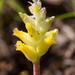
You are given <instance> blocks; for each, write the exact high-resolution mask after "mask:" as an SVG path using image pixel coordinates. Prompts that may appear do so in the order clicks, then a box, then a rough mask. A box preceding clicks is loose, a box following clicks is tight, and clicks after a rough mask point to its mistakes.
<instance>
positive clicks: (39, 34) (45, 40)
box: [13, 0, 58, 63]
mask: <svg viewBox="0 0 75 75" xmlns="http://www.w3.org/2000/svg"><path fill="white" fill-rule="evenodd" d="M30 4H31V6H29V10H30V12H31V14H32V15H31V16H29V15H27V14H25V13H19V15H20V17H21V18H22V20H23V21H24V23H25V26H26V29H27V31H28V32H27V33H26V32H23V31H19V30H18V29H17V28H15V29H14V34H13V35H15V36H17V37H18V38H19V39H20V40H22V42H23V43H22V42H21V41H18V42H17V44H16V47H17V50H19V51H21V52H22V53H23V54H24V55H25V56H26V57H27V59H28V60H30V61H32V62H33V63H34V62H37V61H38V60H39V59H40V58H41V56H43V55H44V54H45V53H46V52H47V51H48V48H49V47H50V46H51V45H53V44H55V43H56V42H55V38H56V35H57V34H58V30H57V29H55V30H51V31H48V30H49V29H50V26H51V24H52V22H53V20H54V18H55V17H54V16H52V17H50V18H46V9H45V8H42V7H41V6H42V5H41V2H40V1H39V0H33V3H30Z"/></svg>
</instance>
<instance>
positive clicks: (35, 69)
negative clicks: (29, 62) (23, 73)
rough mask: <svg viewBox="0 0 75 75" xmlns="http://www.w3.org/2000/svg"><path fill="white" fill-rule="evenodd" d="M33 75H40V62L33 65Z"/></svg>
mask: <svg viewBox="0 0 75 75" xmlns="http://www.w3.org/2000/svg"><path fill="white" fill-rule="evenodd" d="M33 75H40V62H36V63H33Z"/></svg>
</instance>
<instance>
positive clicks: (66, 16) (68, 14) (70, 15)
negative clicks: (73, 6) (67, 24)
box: [57, 12, 75, 20]
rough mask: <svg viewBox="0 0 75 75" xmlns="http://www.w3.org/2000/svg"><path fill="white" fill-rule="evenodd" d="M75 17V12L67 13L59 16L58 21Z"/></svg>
mask: <svg viewBox="0 0 75 75" xmlns="http://www.w3.org/2000/svg"><path fill="white" fill-rule="evenodd" d="M73 17H75V12H70V13H65V14H61V15H59V16H57V18H58V19H61V20H63V19H67V18H73Z"/></svg>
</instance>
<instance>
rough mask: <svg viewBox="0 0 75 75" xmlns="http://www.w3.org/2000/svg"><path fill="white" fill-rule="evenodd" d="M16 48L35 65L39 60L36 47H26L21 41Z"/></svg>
mask: <svg viewBox="0 0 75 75" xmlns="http://www.w3.org/2000/svg"><path fill="white" fill-rule="evenodd" d="M16 47H17V50H19V51H21V52H22V53H23V54H24V55H25V56H26V57H27V59H28V60H30V61H32V62H33V63H34V62H36V61H37V60H38V59H39V58H38V55H37V53H36V51H35V48H34V47H32V46H29V45H25V44H24V43H22V42H21V41H17V44H16Z"/></svg>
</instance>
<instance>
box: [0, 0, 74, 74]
mask: <svg viewBox="0 0 75 75" xmlns="http://www.w3.org/2000/svg"><path fill="white" fill-rule="evenodd" d="M28 1H31V0H0V75H23V73H25V75H32V72H33V69H32V63H31V62H30V61H28V60H27V59H26V58H25V57H24V55H23V54H22V53H21V52H17V51H16V47H15V44H16V41H17V40H19V39H18V38H17V37H14V36H13V35H12V34H13V29H14V28H15V27H18V28H19V29H20V30H23V31H26V29H25V24H24V23H23V21H22V19H21V18H20V17H19V15H18V12H23V13H27V14H30V12H29V9H28V6H29V5H30V4H29V3H28ZM42 3H43V4H42V6H43V7H46V10H47V16H48V17H50V16H56V18H55V20H54V22H53V25H52V26H51V28H50V29H54V28H58V29H59V34H58V36H57V38H56V42H57V44H56V45H53V46H52V47H50V49H49V51H48V52H47V53H46V55H44V56H43V57H42V58H41V62H40V64H41V75H75V0H42Z"/></svg>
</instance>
